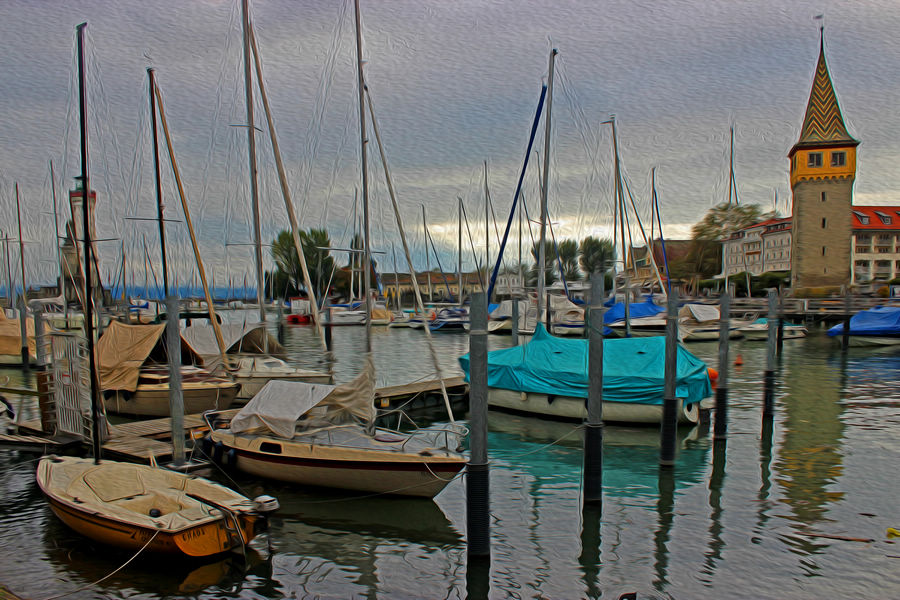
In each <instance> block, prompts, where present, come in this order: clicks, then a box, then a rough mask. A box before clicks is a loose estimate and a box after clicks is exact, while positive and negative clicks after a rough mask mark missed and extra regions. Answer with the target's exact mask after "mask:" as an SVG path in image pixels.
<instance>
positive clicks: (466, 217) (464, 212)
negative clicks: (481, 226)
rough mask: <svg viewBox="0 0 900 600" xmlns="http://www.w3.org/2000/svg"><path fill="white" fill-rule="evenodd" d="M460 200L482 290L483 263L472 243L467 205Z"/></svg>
mask: <svg viewBox="0 0 900 600" xmlns="http://www.w3.org/2000/svg"><path fill="white" fill-rule="evenodd" d="M459 200H460V202H461V203H462V204H461V205H462V211H463V220H464V221H465V222H466V232H467V233H468V236H469V246H470V247H471V248H472V259H473V260H474V261H475V273H476V274H477V275H478V285H480V286H481V289H484V280H483V279H482V278H481V261H479V260H478V254H477V253H476V252H475V243H474V242H473V241H472V230H471V229H469V216H468V215H467V214H466V203H465V202H462V198H460V199H459ZM485 275H487V273H485Z"/></svg>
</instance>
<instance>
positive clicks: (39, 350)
mask: <svg viewBox="0 0 900 600" xmlns="http://www.w3.org/2000/svg"><path fill="white" fill-rule="evenodd" d="M34 355H35V359H36V362H37V368H38V370H39V371H43V370H44V369H46V368H47V365H49V364H50V360H49V359H48V358H47V332H46V331H45V330H44V311H43V310H42V309H41V307H40V306H38V305H35V307H34Z"/></svg>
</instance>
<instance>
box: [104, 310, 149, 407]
mask: <svg viewBox="0 0 900 600" xmlns="http://www.w3.org/2000/svg"><path fill="white" fill-rule="evenodd" d="M165 327H166V326H165V325H163V324H160V325H126V324H125V323H120V322H119V321H110V322H109V326H108V327H107V328H106V331H104V332H103V335H101V336H100V339H99V340H98V341H97V362H98V363H99V369H98V370H99V373H100V387H101V388H102V389H104V390H128V391H130V392H133V391H135V390H136V389H137V384H138V376H139V371H140V368H141V365H142V364H144V361H145V360H147V357H148V356H150V352H152V351H153V348H154V346H156V343H157V342H158V341H159V338H160V336H162V333H163V330H164V329H165Z"/></svg>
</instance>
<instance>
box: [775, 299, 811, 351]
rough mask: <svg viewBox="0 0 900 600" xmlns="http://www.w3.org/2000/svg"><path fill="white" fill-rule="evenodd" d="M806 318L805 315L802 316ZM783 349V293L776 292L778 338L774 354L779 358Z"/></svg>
mask: <svg viewBox="0 0 900 600" xmlns="http://www.w3.org/2000/svg"><path fill="white" fill-rule="evenodd" d="M803 316H804V318H806V315H805V314H804V315H803ZM783 348H784V293H783V292H782V291H780V290H779V292H778V337H777V340H776V343H775V353H776V354H777V355H778V356H781V350H782V349H783Z"/></svg>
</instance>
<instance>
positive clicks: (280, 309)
mask: <svg viewBox="0 0 900 600" xmlns="http://www.w3.org/2000/svg"><path fill="white" fill-rule="evenodd" d="M276 302H277V303H278V325H277V331H278V343H279V344H283V343H284V299H283V298H277V297H276Z"/></svg>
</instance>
